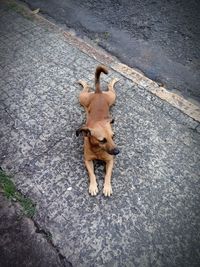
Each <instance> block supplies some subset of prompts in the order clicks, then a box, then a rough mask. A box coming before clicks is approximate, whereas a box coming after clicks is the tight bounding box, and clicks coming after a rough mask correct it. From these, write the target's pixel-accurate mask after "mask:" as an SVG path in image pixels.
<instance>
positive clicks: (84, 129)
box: [76, 126, 91, 136]
mask: <svg viewBox="0 0 200 267" xmlns="http://www.w3.org/2000/svg"><path fill="white" fill-rule="evenodd" d="M80 133H82V134H83V136H91V130H90V129H89V128H88V127H86V126H83V127H81V128H79V129H78V130H76V136H79V134H80Z"/></svg>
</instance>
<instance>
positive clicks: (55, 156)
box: [0, 1, 200, 267]
mask: <svg viewBox="0 0 200 267" xmlns="http://www.w3.org/2000/svg"><path fill="white" fill-rule="evenodd" d="M35 13H37V12H35ZM100 63H102V64H105V65H107V66H108V68H109V75H108V76H105V75H102V77H101V84H102V88H104V89H105V88H106V84H107V82H109V81H110V80H111V79H112V78H114V77H116V78H118V79H119V80H120V81H119V82H118V83H117V84H116V92H117V102H116V104H115V106H114V107H113V108H112V115H113V117H114V118H115V123H114V131H115V134H116V139H115V140H116V143H117V144H118V147H119V148H120V150H121V153H120V154H119V155H118V156H117V157H116V162H115V167H114V171H113V176H112V181H113V182H112V186H113V196H112V197H110V198H106V197H104V196H103V194H102V186H103V175H104V166H103V165H102V164H100V163H96V166H95V167H96V174H97V178H98V184H99V194H98V195H97V196H96V197H91V196H89V194H88V176H87V172H86V169H85V166H84V163H83V140H82V138H77V137H76V134H75V131H76V129H77V128H79V127H80V125H81V124H82V123H83V122H84V120H85V113H84V110H83V109H82V107H81V106H80V105H79V102H78V95H79V92H80V90H81V87H80V86H79V85H78V84H77V81H78V80H80V79H85V80H86V81H87V82H88V83H89V84H90V85H91V86H93V84H94V71H95V68H96V66H97V65H98V64H100ZM199 114H200V112H199V107H197V106H194V105H193V104H192V103H189V102H187V101H185V100H184V99H182V98H181V97H179V96H176V95H174V94H171V93H170V92H167V91H166V90H165V89H164V88H161V87H159V85H157V84H156V83H154V82H153V81H150V80H149V79H148V78H146V77H144V76H143V75H141V74H140V73H137V72H135V71H134V70H131V69H129V68H128V67H126V66H124V65H123V64H121V63H120V62H118V61H117V59H116V58H113V57H112V56H110V55H108V54H107V53H105V52H104V51H102V50H100V49H99V48H96V47H94V46H92V45H91V44H87V43H85V42H84V41H81V40H79V39H78V38H76V37H75V36H73V35H72V34H70V33H69V32H64V31H63V30H61V29H59V28H58V27H57V26H55V25H53V24H52V23H50V22H48V21H46V20H45V19H43V18H42V17H41V16H40V15H39V14H33V13H31V12H29V11H28V10H26V8H23V7H22V6H20V5H18V4H16V3H15V2H12V1H7V3H6V4H5V2H4V1H2V2H0V126H1V127H0V167H1V168H2V170H3V171H4V172H6V173H7V174H8V175H11V177H12V180H13V182H14V183H15V185H16V187H17V189H18V190H19V191H20V192H21V193H22V194H23V195H25V196H28V197H29V198H31V199H32V201H33V202H34V203H35V204H36V213H35V215H34V216H33V221H34V222H35V225H37V226H39V228H40V229H43V231H44V232H46V233H50V235H51V242H46V241H45V240H44V239H43V237H38V238H35V239H34V236H36V235H38V233H36V232H37V231H36V230H34V227H33V226H31V227H32V228H31V229H32V230H30V231H29V232H31V235H28V231H27V240H26V241H23V239H21V237H20V234H19V233H18V234H19V235H18V237H17V239H18V241H19V242H20V240H21V243H20V244H19V243H15V244H16V245H12V246H11V243H12V242H11V241H10V239H11V238H12V237H13V236H14V235H12V234H11V232H10V227H7V228H6V227H5V225H6V224H7V221H8V220H7V218H8V217H9V214H8V215H5V211H8V212H9V208H7V205H8V206H9V205H13V204H12V203H11V204H9V203H10V202H9V203H8V202H7V201H6V199H5V198H4V197H3V196H1V206H0V214H4V216H1V219H0V233H1V244H4V245H3V246H1V252H0V265H2V266H9V263H8V265H3V264H4V263H5V257H4V259H3V256H2V255H4V256H5V255H7V257H8V258H6V260H7V262H9V254H10V255H12V252H16V251H17V252H16V253H15V254H16V257H18V256H19V255H21V256H22V255H23V256H24V258H23V259H22V260H21V262H20V261H18V262H17V263H16V264H14V263H13V261H12V262H11V264H10V266H11V267H12V266H15V267H16V266H74V267H93V266H94V267H99V266H102V267H105V266H107V267H122V266H125V267H128V266H130V267H132V266H141V267H145V266H147V267H149V266H154V267H156V266H164V267H166V266H170V267H172V266H174V267H179V266H180V267H183V266H185V267H188V266H190V267H194V266H199V265H200V236H199V234H200V213H199V211H200V194H199V192H200V175H199V174H200V164H199V162H200V124H199V122H200V116H199ZM14 209H15V208H14ZM13 212H14V211H13ZM3 220H4V222H3ZM16 220H17V219H16ZM23 220H25V221H26V219H25V218H24V219H23ZM14 221H15V219H14ZM21 225H22V224H21ZM20 227H21V228H25V227H26V226H20ZM16 228H17V227H16ZM21 228H20V229H21ZM18 229H19V228H18ZM2 233H3V235H2ZM25 236H26V235H25ZM14 239H16V238H14V237H13V242H14ZM38 239H39V241H38ZM34 240H35V241H34ZM29 241H30V247H29V245H28V244H29ZM2 242H4V243H2ZM34 242H35V247H38V248H40V245H41V244H44V243H45V244H46V246H47V247H49V249H50V252H49V254H48V253H45V251H48V249H44V248H43V249H42V248H41V249H39V250H40V252H41V254H39V253H38V255H40V256H39V257H40V258H44V260H45V257H46V259H49V260H50V262H47V261H46V263H45V261H44V262H39V263H36V262H34V260H35V257H36V256H35V255H36V254H37V252H36V253H35V254H31V251H32V252H33V250H32V249H31V247H34ZM13 244H14V243H13ZM23 245H24V246H27V250H26V249H25V247H24V246H23ZM20 246H21V252H20V250H16V248H19V247H20ZM50 246H52V251H51V248H50ZM9 252H10V253H9ZM3 253H4V254H3ZM42 253H43V254H42ZM49 255H51V256H49ZM27 259H28V261H27ZM3 260H4V261H3ZM23 262H25V264H23ZM45 264H46V265H45Z"/></svg>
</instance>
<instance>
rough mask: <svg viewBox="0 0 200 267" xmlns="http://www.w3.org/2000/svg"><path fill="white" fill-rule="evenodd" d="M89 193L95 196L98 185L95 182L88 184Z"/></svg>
mask: <svg viewBox="0 0 200 267" xmlns="http://www.w3.org/2000/svg"><path fill="white" fill-rule="evenodd" d="M89 193H90V195H91V196H96V195H97V193H98V187H97V184H90V185H89Z"/></svg>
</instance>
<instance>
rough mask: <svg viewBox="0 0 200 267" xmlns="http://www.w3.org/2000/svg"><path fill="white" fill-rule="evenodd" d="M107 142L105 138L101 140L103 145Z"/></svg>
mask: <svg viewBox="0 0 200 267" xmlns="http://www.w3.org/2000/svg"><path fill="white" fill-rule="evenodd" d="M106 142H107V140H106V138H104V139H103V140H99V143H101V144H105V143H106Z"/></svg>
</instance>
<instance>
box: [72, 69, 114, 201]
mask: <svg viewBox="0 0 200 267" xmlns="http://www.w3.org/2000/svg"><path fill="white" fill-rule="evenodd" d="M101 72H103V73H104V74H108V70H107V68H106V67H105V66H103V65H99V66H97V68H96V72H95V92H89V90H90V87H89V86H88V84H87V83H86V82H85V81H83V80H80V81H79V82H78V83H79V84H80V85H82V87H83V90H82V91H81V93H80V96H79V101H80V104H81V105H82V106H83V107H84V108H85V111H86V115H87V120H86V123H85V125H83V126H82V127H81V128H79V129H78V130H77V131H76V135H77V136H78V135H79V134H80V133H82V134H83V136H84V160H85V166H86V168H87V171H88V174H89V193H90V194H91V195H92V196H96V195H97V193H98V187H97V181H96V176H95V173H94V165H93V160H103V161H105V163H106V175H105V180H104V188H103V194H104V196H111V194H112V187H111V175H112V169H113V164H114V156H115V155H117V154H118V153H119V149H118V148H117V146H116V145H115V143H114V141H113V137H114V133H113V131H112V127H111V123H113V119H112V118H111V116H110V114H109V108H110V106H112V105H113V104H114V103H115V99H116V94H115V90H114V85H115V83H116V82H118V79H116V78H115V79H113V80H112V81H111V82H110V83H109V84H108V91H106V92H102V91H101V89H100V81H99V80H100V74H101Z"/></svg>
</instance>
